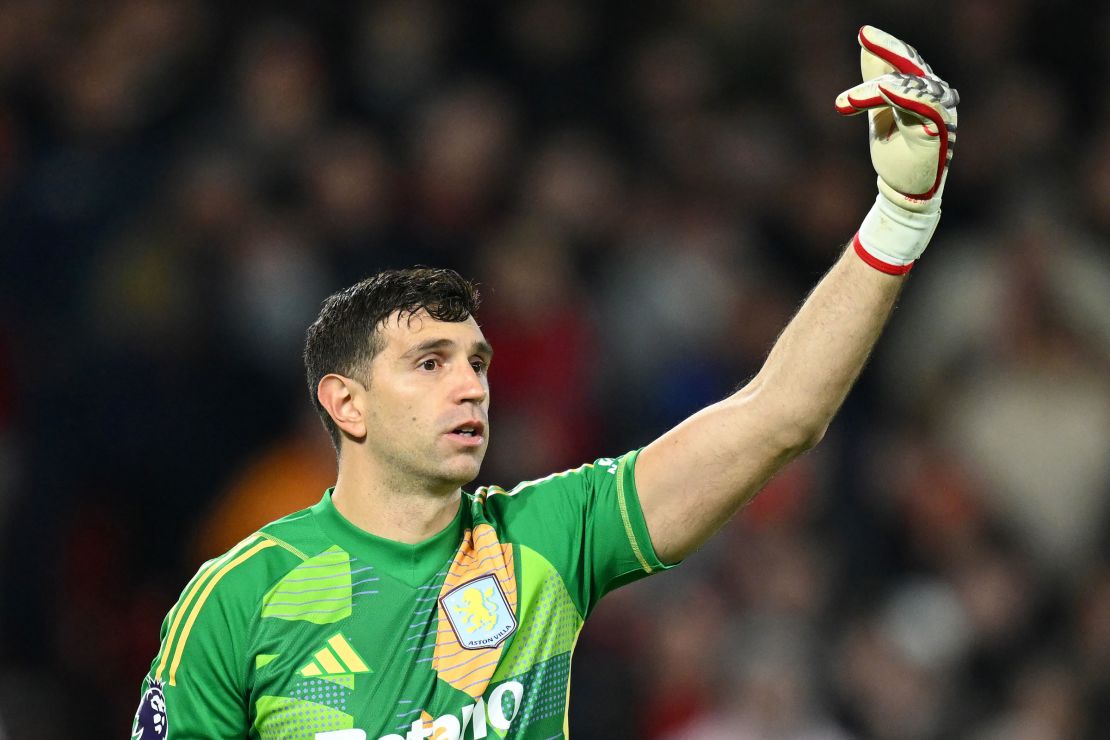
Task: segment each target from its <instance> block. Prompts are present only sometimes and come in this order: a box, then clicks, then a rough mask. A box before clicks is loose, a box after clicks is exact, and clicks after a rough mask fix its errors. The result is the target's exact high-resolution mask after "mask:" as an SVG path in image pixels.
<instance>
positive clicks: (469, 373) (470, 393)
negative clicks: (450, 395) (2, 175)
mask: <svg viewBox="0 0 1110 740" xmlns="http://www.w3.org/2000/svg"><path fill="white" fill-rule="evenodd" d="M458 383H459V384H458V390H457V397H458V400H459V403H467V402H469V403H482V402H483V401H485V400H486V396H487V395H488V393H489V389H488V386H487V385H486V379H485V376H483V375H480V374H479V373H478V372H476V371H475V370H474V368H473V367H471V366H470V363H469V362H467V363H464V364H463V365H462V369H461V371H460V373H459V381H458Z"/></svg>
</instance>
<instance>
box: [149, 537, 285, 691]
mask: <svg viewBox="0 0 1110 740" xmlns="http://www.w3.org/2000/svg"><path fill="white" fill-rule="evenodd" d="M276 546H277V543H276V542H274V541H272V540H268V539H267V540H263V541H262V542H259V543H258V544H257V545H255V546H254V547H252V548H250V549H249V550H247V551H246V552H244V553H243V554H242V555H240V556H239V557H237V558H235V559H234V560H232V561H231V562H229V563H227V564H226V565H224V566H223V567H222V568H220V570H219V572H217V573H216V575H214V576H213V577H212V579H211V580H209V581H208V585H207V586H205V587H204V591H202V592H201V594H200V598H199V599H197V603H196V604H195V605H193V608H192V610H191V611H190V613H189V619H188V620H187V621H186V622H185V628H184V629H183V630H182V631H181V639H180V640H178V643H177V647H176V648H175V650H174V658H173V662H172V663H171V664H170V686H176V685H177V667H178V666H179V665H181V656H182V655H183V654H184V652H185V643H186V642H188V640H189V633H190V632H191V631H192V629H193V623H194V622H196V621H197V615H198V614H200V610H201V609H203V608H204V602H205V601H207V600H208V597H209V595H211V593H212V589H214V588H215V587H216V584H217V583H219V582H220V579H222V578H223V577H224V576H226V575H227V574H228V572H230V571H231V570H232V569H233V568H235V567H236V566H238V565H239V564H241V563H242V562H244V561H246V560H248V559H250V558H251V557H253V556H254V555H255V553H258V552H261V551H262V550H265V549H266V548H268V547H276ZM162 661H163V663H164V662H165V658H164V657H163V659H162Z"/></svg>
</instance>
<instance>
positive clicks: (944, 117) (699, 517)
mask: <svg viewBox="0 0 1110 740" xmlns="http://www.w3.org/2000/svg"><path fill="white" fill-rule="evenodd" d="M858 40H859V43H860V49H861V50H860V71H861V72H862V76H863V80H864V81H863V83H862V84H860V85H856V86H855V87H853V88H852V89H850V90H848V91H846V92H844V93H842V94H841V95H840V96H839V97H838V98H837V100H836V109H837V111H838V112H840V113H841V114H842V115H846V116H853V115H858V114H863V113H866V114H867V116H868V119H869V126H868V135H869V139H870V146H871V162H872V164H874V165H875V171H876V173H877V174H878V176H879V178H878V187H879V193H880V195H879V197H878V198H876V200H875V205H874V207H872V209H871V211H870V212H869V213H868V214H867V217H866V218H864V220H863V224H862V226H860V230H859V233H857V234H856V238H855V239H854V240H853V243H852V246H851V247H850V248H849V249H847V250H845V252H844V254H842V255H841V257H840V259H839V260H838V261H837V263H836V264H835V265H834V266H833V268H832V269H831V270H830V271H829V272H828V274H826V275H825V277H824V278H823V279H822V280H821V281H820V282H819V283H818V284H817V287H816V288H815V289H814V290H813V292H812V293H811V294H810V296H809V298H807V299H806V301H805V303H804V304H803V305H802V307H801V309H800V310H799V311H798V313H797V314H796V315H795V316H794V318H793V319H792V320H791V321H790V323H789V324H788V325H787V327H786V329H785V330H784V331H783V333H782V335H781V336H780V337H779V339H778V341H777V342H776V343H775V346H774V348H773V349H772V350H771V353H770V355H768V357H767V361H766V362H765V363H764V365H763V368H762V369H761V370H760V371H759V373H758V374H757V375H756V376H755V378H754V379H753V380H752V381H751V382H750V383H748V384H747V385H746V386H744V387H743V388H742V389H740V390H739V391H737V392H736V393H735V394H733V395H732V396H731V397H729V398H727V399H725V400H724V401H721V402H720V403H716V404H714V405H712V406H710V407H708V408H706V409H703V410H702V411H699V412H698V413H696V414H694V415H693V416H691V417H690V418H689V419H687V420H686V421H684V422H682V423H681V424H679V425H678V426H677V427H675V428H674V429H672V430H671V431H669V432H667V433H666V434H664V435H663V436H662V437H660V438H659V439H657V440H656V441H654V442H652V443H651V444H650V445H648V446H647V447H646V448H645V449H644V451H643V452H642V453H640V456H639V459H638V461H637V463H636V489H637V491H638V493H639V497H640V504H641V507H642V508H643V512H644V518H645V519H646V521H647V526H648V531H649V533H650V534H651V541H652V544H653V545H654V547H655V551H656V554H657V555H658V556H659V558H660V559H661V560H662V561H663V562H675V561H677V560H680V559H682V558H683V557H685V556H686V555H689V554H690V553H691V552H693V551H694V550H695V549H697V548H698V547H699V546H700V545H701V544H702V543H703V542H705V540H707V539H708V538H709V536H710V535H712V534H713V533H714V532H715V531H717V529H719V528H720V527H721V525H722V524H724V523H725V521H727V520H728V518H729V517H730V516H732V515H733V514H734V513H735V512H736V511H737V510H738V509H739V508H740V507H741V506H743V505H744V504H746V503H747V502H748V501H750V500H751V499H752V497H753V496H755V495H756V493H758V492H759V489H760V488H762V487H763V485H764V484H765V483H766V482H767V480H768V479H769V478H770V477H771V476H773V475H774V474H775V473H776V472H777V471H778V470H779V469H780V468H782V466H783V465H785V464H786V463H788V462H789V461H790V460H792V459H793V458H795V457H797V456H798V455H799V454H801V453H802V452H804V451H805V450H807V449H809V448H810V447H812V446H813V445H815V444H817V442H818V441H819V440H820V439H821V437H822V436H824V434H825V430H826V429H827V428H828V426H829V423H830V422H831V421H832V417H833V415H834V414H835V413H836V411H837V409H838V408H840V405H841V403H843V402H844V397H845V396H847V395H848V391H849V389H850V388H851V387H852V384H853V383H854V382H855V380H856V377H857V376H858V375H859V373H860V370H861V369H862V368H863V365H864V363H865V362H866V360H867V356H868V355H869V354H870V353H871V348H872V347H873V346H874V345H875V341H876V340H877V339H878V338H879V334H880V332H881V331H882V328H883V325H884V324H885V323H886V320H887V318H888V317H889V316H890V312H891V309H892V308H893V306H894V302H895V299H896V298H897V297H898V293H899V291H900V290H901V289H902V284H903V282H905V278H904V275H905V273H906V272H908V271H909V269H910V267H911V266H912V265H913V264H914V262H915V261H916V260H917V258H918V257H920V256H921V253H922V252H923V251H924V249H925V247H926V245H927V244H928V243H929V239H930V238H931V237H932V234H933V230H934V229H935V228H936V225H937V222H938V221H939V220H940V199H941V193H942V191H943V190H944V183H945V180H946V178H947V174H948V163H949V161H950V160H951V158H952V151H953V146H954V144H955V141H956V120H957V118H956V105H957V104H958V103H959V95H958V94H957V93H956V91H955V90H953V89H951V88H950V87H949V86H948V83H946V82H944V81H943V80H941V79H940V78H939V77H937V76H936V75H935V74H934V73H933V70H932V68H931V67H929V65H928V64H926V63H925V61H924V60H923V59H922V58H921V56H920V55H919V54H918V53H917V51H916V50H915V49H914V48H913V47H911V46H909V45H908V44H905V43H904V42H902V41H900V40H899V39H897V38H895V37H894V36H891V35H890V34H887V33H885V32H884V31H881V30H879V29H877V28H873V27H872V26H864V27H863V28H861V29H860V31H859V36H858Z"/></svg>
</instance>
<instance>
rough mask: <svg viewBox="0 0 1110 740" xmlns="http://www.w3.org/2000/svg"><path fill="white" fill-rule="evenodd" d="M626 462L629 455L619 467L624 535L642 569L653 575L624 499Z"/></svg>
mask: <svg viewBox="0 0 1110 740" xmlns="http://www.w3.org/2000/svg"><path fill="white" fill-rule="evenodd" d="M626 462H628V456H627V455H625V456H624V457H622V458H621V462H620V465H618V466H617V506H619V507H620V510H621V519H622V520H623V521H624V533H625V535H626V536H627V537H628V543H629V544H630V545H632V553H633V554H634V555H635V556H636V559H637V560H639V561H640V567H641V568H643V569H644V572H645V573H651V572H652V568H651V566H650V565H648V561H647V560H645V559H644V554H643V553H642V552H640V543H639V542H637V541H636V533H635V532H634V531H632V520H631V519H630V518H629V517H628V502H627V501H625V498H624V465H625V463H626Z"/></svg>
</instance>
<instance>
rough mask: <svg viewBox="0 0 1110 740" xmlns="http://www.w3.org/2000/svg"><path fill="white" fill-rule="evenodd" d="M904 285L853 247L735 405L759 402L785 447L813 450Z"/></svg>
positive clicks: (806, 304) (771, 431)
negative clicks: (870, 262)
mask: <svg viewBox="0 0 1110 740" xmlns="http://www.w3.org/2000/svg"><path fill="white" fill-rule="evenodd" d="M904 282H905V277H904V276H895V275H887V274H884V273H882V272H879V271H878V270H875V269H873V268H871V267H870V266H868V265H867V264H865V263H864V262H863V260H861V259H860V258H859V257H858V256H856V255H855V254H854V253H853V252H852V249H851V248H850V247H849V248H848V249H847V250H846V251H845V252H844V254H842V255H841V257H840V259H839V260H837V262H836V264H834V265H833V267H832V269H831V270H829V272H828V273H827V274H826V275H825V277H824V278H822V279H821V281H820V282H819V283H818V284H817V286H816V287H815V288H814V289H813V292H812V293H810V295H809V297H808V298H807V299H806V301H805V302H804V303H803V304H802V307H801V308H800V309H799V310H798V313H797V314H796V315H795V316H794V318H793V319H792V320H791V321H790V323H789V324H788V325H787V327H786V329H785V330H783V332H782V334H781V335H780V336H779V338H778V340H777V341H776V342H775V345H774V347H773V348H772V350H771V352H770V354H769V355H768V356H767V360H766V362H765V363H764V365H763V368H762V369H761V370H760V371H759V373H758V374H757V375H756V377H755V378H753V379H752V381H751V382H750V383H748V384H747V385H746V386H745V387H744V388H742V389H741V390H740V391H738V392H737V394H736V398H737V399H738V400H745V399H751V400H753V401H755V402H756V403H758V405H760V406H761V407H762V408H763V409H764V414H765V423H766V424H767V425H768V429H767V432H768V433H769V434H771V435H773V437H775V438H781V439H783V440H784V441H785V443H786V444H787V445H788V446H796V447H799V448H801V449H805V448H807V447H809V446H812V445H813V444H815V443H816V442H817V441H818V440H819V439H820V438H821V436H822V435H823V434H824V432H825V430H826V429H827V428H828V425H829V422H831V421H832V418H833V415H834V414H835V413H836V411H837V409H839V408H840V405H841V404H842V403H843V402H844V398H845V396H847V394H848V391H849V390H850V389H851V387H852V385H853V383H854V382H855V380H856V378H857V377H858V376H859V373H860V371H861V370H862V369H863V366H864V364H865V363H866V361H867V358H868V356H869V355H870V353H871V349H872V347H874V346H875V342H876V340H877V339H878V337H879V335H880V333H881V332H882V329H883V326H884V325H885V324H886V321H887V319H888V317H889V316H890V313H891V310H892V308H893V307H894V303H895V300H896V299H897V297H898V293H899V292H900V291H901V289H902V285H903V283H904Z"/></svg>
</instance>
